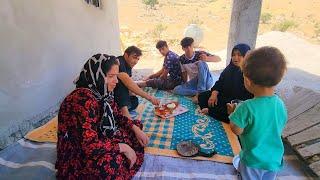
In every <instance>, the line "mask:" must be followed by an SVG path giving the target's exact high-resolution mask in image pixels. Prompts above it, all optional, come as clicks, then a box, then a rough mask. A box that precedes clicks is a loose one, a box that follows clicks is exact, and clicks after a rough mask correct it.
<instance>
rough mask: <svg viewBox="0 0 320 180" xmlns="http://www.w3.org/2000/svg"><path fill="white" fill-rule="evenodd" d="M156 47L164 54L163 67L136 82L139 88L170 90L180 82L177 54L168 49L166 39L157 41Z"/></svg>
mask: <svg viewBox="0 0 320 180" xmlns="http://www.w3.org/2000/svg"><path fill="white" fill-rule="evenodd" d="M156 48H157V49H158V50H159V52H160V53H161V54H162V55H163V56H164V61H163V67H162V68H161V70H160V71H158V72H157V73H155V74H152V75H150V76H149V77H147V78H146V79H145V80H144V81H142V82H138V83H137V84H138V86H139V87H140V88H143V87H152V88H158V89H160V90H172V89H173V88H175V87H176V86H177V85H180V84H181V83H182V77H181V75H182V74H181V68H180V62H179V56H178V55H177V54H176V53H174V52H172V51H170V50H169V47H168V45H167V42H166V41H162V40H160V41H158V42H157V44H156Z"/></svg>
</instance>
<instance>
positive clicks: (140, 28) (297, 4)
mask: <svg viewBox="0 0 320 180" xmlns="http://www.w3.org/2000/svg"><path fill="white" fill-rule="evenodd" d="M158 1H159V4H157V5H156V6H155V8H150V7H148V6H147V5H145V4H144V3H143V1H142V0H118V7H119V22H120V30H121V42H122V48H123V49H124V48H126V47H128V46H130V45H137V46H138V47H140V48H142V49H143V50H144V55H143V57H142V59H141V61H140V62H139V63H138V65H137V67H136V69H146V70H151V71H155V70H157V69H159V68H161V64H162V59H163V58H162V57H161V55H160V54H159V52H158V51H157V49H156V48H155V43H156V41H157V40H158V39H164V40H166V41H167V42H168V43H169V46H170V48H171V49H172V50H174V51H175V52H177V53H178V54H182V50H181V47H180V45H179V42H180V40H181V39H182V38H183V32H184V30H185V28H186V27H187V26H188V25H189V24H191V23H193V24H197V25H198V26H199V27H200V28H201V29H202V30H203V32H204V40H203V41H202V42H201V44H200V46H201V47H203V48H204V49H206V50H208V51H209V52H211V53H215V54H218V55H220V56H221V58H222V60H223V61H222V62H220V63H216V64H213V65H210V69H211V70H217V69H222V68H224V66H225V57H226V50H225V49H226V47H227V41H228V31H229V24H230V15H231V8H232V0H158ZM319 10H320V1H319V0H306V1H302V0H280V1H279V0H264V1H263V6H262V12H261V18H260V19H261V22H260V25H259V35H258V40H257V47H259V46H263V45H273V46H276V47H278V48H279V49H281V50H282V51H283V52H284V54H285V55H287V57H288V62H289V67H290V68H298V69H301V70H303V71H306V72H308V73H311V74H315V75H320V63H319V62H320V61H319V59H320V11H319ZM262 20H264V21H262ZM271 31H274V32H275V33H272V32H271ZM279 31H283V32H282V33H281V32H279ZM260 37H261V38H260ZM280 40H281V41H280ZM288 47H289V48H288ZM148 72H149V71H148Z"/></svg>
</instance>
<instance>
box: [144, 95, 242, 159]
mask: <svg viewBox="0 0 320 180" xmlns="http://www.w3.org/2000/svg"><path fill="white" fill-rule="evenodd" d="M146 91H147V92H148V93H150V94H152V95H154V96H156V97H157V98H158V99H160V100H161V101H165V102H168V101H178V102H179V104H180V105H183V106H184V107H186V108H187V109H188V110H189V111H188V112H186V113H183V114H180V115H178V116H175V117H172V118H169V119H162V118H160V117H158V116H156V115H155V114H154V106H153V105H152V104H151V103H150V102H147V101H145V100H142V99H140V101H141V104H144V107H143V108H141V111H142V118H141V119H142V122H143V125H144V131H145V132H146V133H147V134H148V136H149V137H150V143H149V145H148V148H146V152H148V153H150V154H155V155H164V156H172V157H180V156H179V155H178V154H177V152H176V146H177V144H178V143H179V142H181V141H185V140H190V141H192V142H193V143H195V144H197V145H198V146H200V147H201V151H202V152H204V153H207V154H210V153H211V152H212V151H216V152H217V154H216V155H214V156H213V157H211V158H205V157H200V156H199V157H195V158H194V159H198V160H211V161H218V162H224V163H231V161H232V157H233V156H234V155H235V154H238V153H239V151H240V145H239V141H238V139H237V136H235V135H234V134H233V133H232V132H231V130H230V127H229V125H228V124H225V123H222V122H220V121H217V120H215V119H213V118H211V117H209V116H205V115H201V114H199V113H198V106H197V105H195V104H194V103H193V102H192V100H191V98H188V97H185V96H179V95H174V94H172V93H170V92H167V91H157V90H154V89H146Z"/></svg>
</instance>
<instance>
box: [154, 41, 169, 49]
mask: <svg viewBox="0 0 320 180" xmlns="http://www.w3.org/2000/svg"><path fill="white" fill-rule="evenodd" d="M162 47H168V44H167V42H166V41H163V40H160V41H158V42H157V44H156V48H157V49H160V48H162Z"/></svg>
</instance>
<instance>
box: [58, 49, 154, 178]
mask: <svg viewBox="0 0 320 180" xmlns="http://www.w3.org/2000/svg"><path fill="white" fill-rule="evenodd" d="M118 73H119V62H118V60H117V59H116V57H114V56H108V55H106V54H96V55H94V56H92V57H91V58H90V59H89V60H88V61H87V62H86V63H85V65H84V67H83V70H82V71H81V73H80V76H79V78H78V80H77V81H76V85H77V88H76V89H75V90H74V91H73V92H71V93H70V94H69V95H68V96H67V97H66V98H65V99H64V101H63V102H62V104H61V106H60V110H59V115H58V144H57V162H56V169H57V178H58V179H131V178H132V177H133V176H134V175H135V173H136V172H137V171H138V170H139V168H140V167H141V165H142V163H143V158H144V146H146V145H147V144H148V142H149V138H148V137H147V136H146V134H145V133H144V132H143V131H142V130H141V129H142V124H141V123H140V121H133V120H131V119H128V118H127V117H126V116H123V115H122V114H121V112H120V110H119V109H118V107H117V105H116V103H115V102H114V99H113V89H114V88H115V86H116V84H117V83H118V79H117V74H118Z"/></svg>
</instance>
